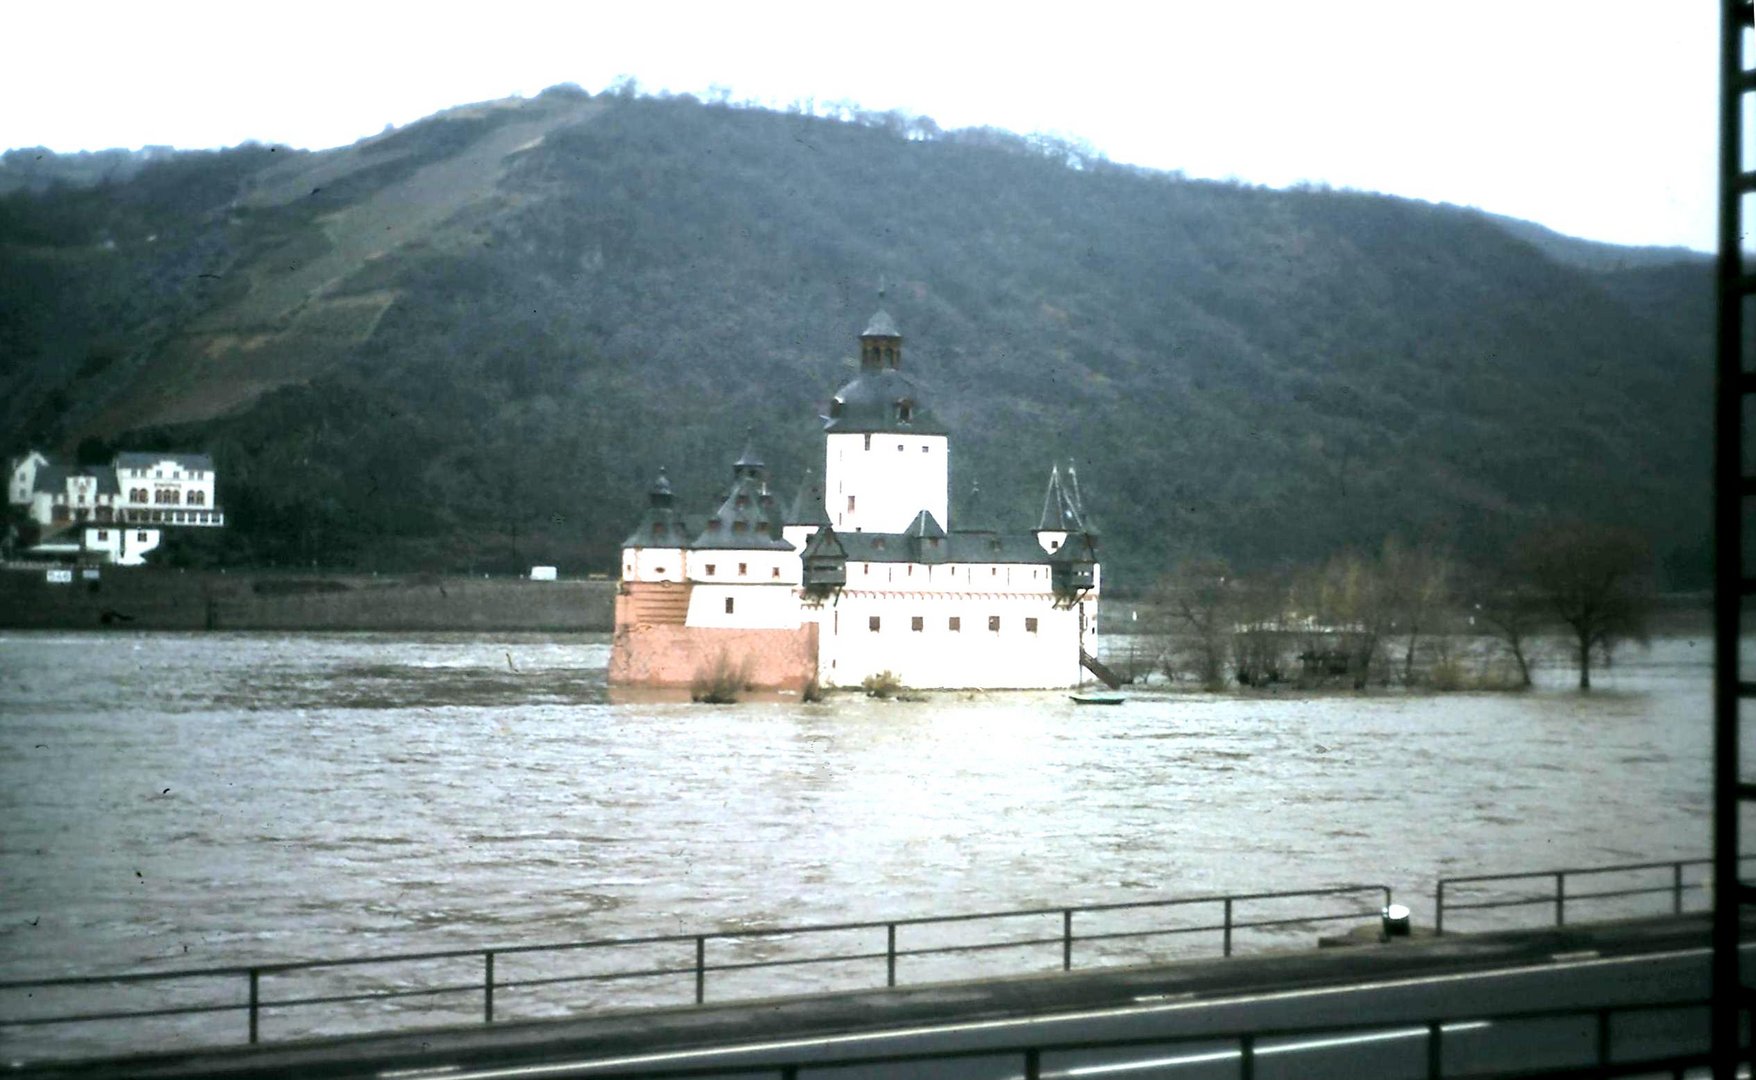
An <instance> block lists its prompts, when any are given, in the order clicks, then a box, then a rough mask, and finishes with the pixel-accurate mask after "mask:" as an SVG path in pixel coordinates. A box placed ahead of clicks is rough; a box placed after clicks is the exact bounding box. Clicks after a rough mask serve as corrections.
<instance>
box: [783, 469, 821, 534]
mask: <svg viewBox="0 0 1756 1080" xmlns="http://www.w3.org/2000/svg"><path fill="white" fill-rule="evenodd" d="M785 523H786V524H788V525H816V526H819V527H821V526H824V525H828V524H830V521H829V511H828V510H827V509H825V508H824V505H823V481H821V480H818V479H817V478H816V477H815V476H813V475H812V474H811V473H809V472H807V473H805V481H804V483H802V484H800V485H799V495H798V498H796V499H794V500H793V505H792V508H791V509H789V510H788V511H787V519H786V522H785Z"/></svg>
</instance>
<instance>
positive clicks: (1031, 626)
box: [1024, 619, 1037, 634]
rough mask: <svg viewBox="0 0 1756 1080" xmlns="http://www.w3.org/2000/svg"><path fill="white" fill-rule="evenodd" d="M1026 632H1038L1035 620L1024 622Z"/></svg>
mask: <svg viewBox="0 0 1756 1080" xmlns="http://www.w3.org/2000/svg"><path fill="white" fill-rule="evenodd" d="M1024 632H1025V633H1027V634H1034V633H1036V632H1037V621H1036V620H1035V619H1026V620H1024Z"/></svg>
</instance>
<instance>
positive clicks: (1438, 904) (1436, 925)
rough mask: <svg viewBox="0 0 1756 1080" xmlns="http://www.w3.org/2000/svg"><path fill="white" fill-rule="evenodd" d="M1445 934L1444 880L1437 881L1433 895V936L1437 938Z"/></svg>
mask: <svg viewBox="0 0 1756 1080" xmlns="http://www.w3.org/2000/svg"><path fill="white" fill-rule="evenodd" d="M1444 932H1445V879H1444V878H1440V879H1439V887H1438V889H1436V890H1435V891H1434V893H1433V935H1434V936H1435V937H1437V936H1438V935H1440V934H1443V933H1444Z"/></svg>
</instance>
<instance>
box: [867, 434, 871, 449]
mask: <svg viewBox="0 0 1756 1080" xmlns="http://www.w3.org/2000/svg"><path fill="white" fill-rule="evenodd" d="M866 449H868V450H870V449H872V436H870V435H868V436H866Z"/></svg>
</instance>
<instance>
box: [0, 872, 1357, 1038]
mask: <svg viewBox="0 0 1756 1080" xmlns="http://www.w3.org/2000/svg"><path fill="white" fill-rule="evenodd" d="M1326 897H1328V898H1338V899H1341V900H1350V901H1351V903H1350V904H1349V909H1348V910H1345V911H1339V912H1337V911H1328V912H1316V913H1310V912H1300V913H1298V914H1294V915H1287V914H1272V915H1270V914H1268V913H1263V915H1262V916H1261V917H1253V918H1247V917H1240V916H1241V913H1240V911H1239V909H1240V907H1242V906H1245V905H1252V906H1254V905H1265V906H1269V907H1276V906H1280V905H1278V904H1276V903H1275V902H1284V901H1297V900H1307V899H1315V898H1326ZM1366 897H1370V898H1371V900H1370V904H1369V906H1368V905H1367V904H1366V903H1365V902H1364V898H1366ZM1390 900H1391V890H1390V887H1389V886H1387V885H1376V884H1373V885H1359V884H1355V885H1336V886H1330V887H1326V888H1320V889H1295V890H1288V891H1279V892H1256V893H1233V894H1224V895H1210V896H1194V897H1174V898H1169V899H1160V900H1135V901H1124V902H1120V903H1108V904H1084V905H1077V906H1066V907H1041V908H1023V909H1014V910H1008V911H987V912H974V913H969V914H961V915H938V916H933V915H929V916H917V917H912V918H899V919H886V920H873V921H861V922H843V923H818V924H811V925H803V926H789V927H772V928H751V929H729V930H716V931H713V932H711V933H703V934H666V935H656V936H647V937H626V938H604V939H598V940H587V941H571V942H563V943H558V944H540V945H514V946H507V947H501V948H490V949H443V950H435V951H429V952H410V953H394V954H387V955H379V956H363V957H348V958H341V959H328V960H302V961H293V962H286V963H273V964H256V965H250V966H231V967H209V968H189V969H181V970H173V971H164V972H136V973H129V974H119V975H86V976H67V977H61V978H48V979H12V980H5V981H0V996H16V995H18V994H37V993H40V992H43V991H57V990H92V989H96V988H101V987H123V986H140V985H143V984H144V985H151V986H154V987H155V988H169V987H171V986H173V985H175V984H184V985H189V984H195V985H200V984H212V983H216V982H217V983H221V984H227V983H229V984H230V985H231V986H232V987H233V988H234V993H233V996H232V998H231V1000H212V999H211V995H210V998H209V999H204V1000H200V1001H196V1002H191V1003H187V1004H163V1005H158V1006H155V1007H152V1008H143V1009H135V1008H130V1009H93V1010H89V1011H80V1012H70V1013H57V1014H52V1015H37V1016H21V1017H0V1030H3V1029H5V1028H24V1027H41V1026H47V1025H72V1024H92V1023H102V1022H116V1021H130V1020H149V1019H164V1018H169V1017H177V1016H195V1015H202V1014H219V1013H244V1014H245V1019H246V1025H247V1027H246V1030H247V1037H248V1041H249V1042H251V1043H256V1042H258V1041H260V1040H261V1039H262V1037H263V1036H262V1024H261V1020H262V1014H263V1013H264V1012H265V1011H268V1010H271V1009H272V1010H287V1009H294V1008H308V1007H314V1006H319V1005H341V1004H350V1003H359V1002H379V1003H385V1002H392V1001H397V1000H402V999H410V998H422V997H426V998H433V997H440V996H444V995H453V996H456V995H470V994H473V995H479V996H480V1000H481V1007H482V1010H481V1018H482V1022H483V1023H489V1024H491V1023H494V1022H495V1020H496V1019H497V1018H499V1017H497V1014H496V1007H497V1006H496V995H497V994H500V995H504V993H505V992H507V991H510V990H528V989H534V988H538V987H548V986H560V985H566V984H585V983H610V982H617V981H622V980H652V979H664V978H692V979H693V983H694V988H693V989H694V994H693V997H694V1002H695V1004H697V1005H700V1004H703V1003H704V1002H706V1000H707V990H708V976H709V975H710V974H723V973H731V972H741V971H754V970H758V969H774V968H798V967H805V966H810V965H828V964H849V963H870V964H872V965H874V967H875V965H876V963H877V962H878V961H883V963H884V982H883V984H882V985H884V986H887V987H892V986H896V985H897V983H898V964H899V961H904V960H909V959H918V958H923V957H930V956H953V955H967V954H976V953H993V952H998V951H1006V950H1038V951H1042V950H1045V949H1048V948H1050V947H1054V948H1057V949H1058V950H1059V953H1060V956H1059V959H1060V968H1061V970H1062V971H1072V970H1073V968H1074V958H1075V952H1076V950H1075V946H1076V945H1078V944H1091V943H1097V942H1106V941H1124V940H1142V939H1150V938H1166V937H1172V936H1176V935H1188V934H1202V933H1206V934H1217V935H1218V936H1219V938H1220V942H1219V944H1220V949H1219V952H1220V954H1221V955H1222V956H1231V955H1232V954H1233V951H1234V947H1235V941H1234V938H1235V936H1236V935H1237V933H1238V932H1239V931H1244V930H1275V929H1281V930H1285V929H1290V928H1294V927H1303V926H1316V925H1318V924H1322V923H1330V922H1338V921H1358V920H1359V919H1361V918H1362V917H1366V916H1370V917H1372V918H1377V917H1378V914H1379V912H1380V911H1381V909H1382V908H1383V907H1384V906H1387V905H1389V903H1390ZM1196 907H1209V908H1213V909H1216V910H1215V916H1216V917H1210V918H1209V919H1208V920H1205V921H1201V922H1198V923H1197V924H1195V925H1187V926H1184V925H1177V926H1170V925H1151V926H1147V927H1145V928H1131V929H1120V930H1098V931H1094V932H1087V933H1076V932H1075V920H1076V917H1079V916H1085V917H1087V918H1088V919H1089V918H1090V917H1092V916H1096V915H1101V914H1104V913H1121V912H1157V911H1163V910H1169V909H1174V908H1196ZM1243 914H1248V913H1247V912H1246V913H1243ZM1044 918H1049V919H1054V918H1058V919H1059V922H1060V932H1059V933H1058V934H1055V935H1053V936H1027V937H1007V938H1003V939H1001V940H997V941H996V940H986V941H978V942H966V943H956V944H948V945H947V944H937V945H935V944H923V945H918V946H914V947H905V945H904V944H899V940H898V938H899V931H919V930H922V929H925V928H929V927H946V926H957V925H963V924H974V923H990V924H991V923H997V922H1001V921H1005V920H1025V919H1037V920H1041V919H1044ZM878 931H882V932H883V934H884V947H883V948H882V949H879V948H877V947H876V946H875V945H874V946H873V947H872V948H868V949H862V950H860V951H855V952H833V953H826V954H823V955H804V956H781V957H771V958H763V959H755V960H738V959H728V960H718V961H715V962H709V951H708V947H709V945H710V944H711V943H722V944H723V943H736V942H750V941H759V940H763V939H769V940H775V939H791V938H796V937H801V936H807V935H817V936H821V935H826V934H857V933H862V932H868V933H872V934H874V935H875V934H876V933H877V932H878ZM668 947H681V948H682V949H683V950H686V951H687V952H691V953H692V954H693V955H692V962H691V963H687V964H681V965H663V964H659V965H657V966H653V965H649V966H643V967H633V968H626V969H617V970H610V971H599V972H590V973H570V974H562V975H541V976H536V977H525V978H514V979H508V978H505V977H504V972H502V974H501V976H500V977H497V976H496V971H495V967H496V961H505V960H506V959H507V958H510V957H523V956H531V955H534V954H548V955H559V954H565V953H582V952H603V951H607V950H615V949H654V948H657V949H664V948H668ZM441 961H469V962H472V963H474V962H478V961H479V963H480V971H481V977H480V978H479V979H475V980H471V981H470V982H467V983H466V982H458V981H451V982H439V983H438V984H436V985H420V986H412V987H409V986H403V987H389V988H373V989H366V990H358V991H351V992H348V993H336V994H303V995H294V996H286V997H265V996H264V983H265V981H269V980H274V979H277V978H284V977H286V976H289V975H292V974H295V973H299V972H312V971H321V970H327V971H342V970H347V969H353V970H358V969H362V968H368V967H374V966H375V967H379V968H383V967H387V966H391V965H409V964H421V963H429V962H441ZM868 985H870V986H874V987H875V986H877V985H879V984H878V983H877V980H876V972H875V971H874V978H873V979H872V981H871V982H870V983H869V984H868ZM239 993H241V994H243V995H244V996H243V998H242V1000H239V999H238V997H237V996H236V995H237V994H239Z"/></svg>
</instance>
